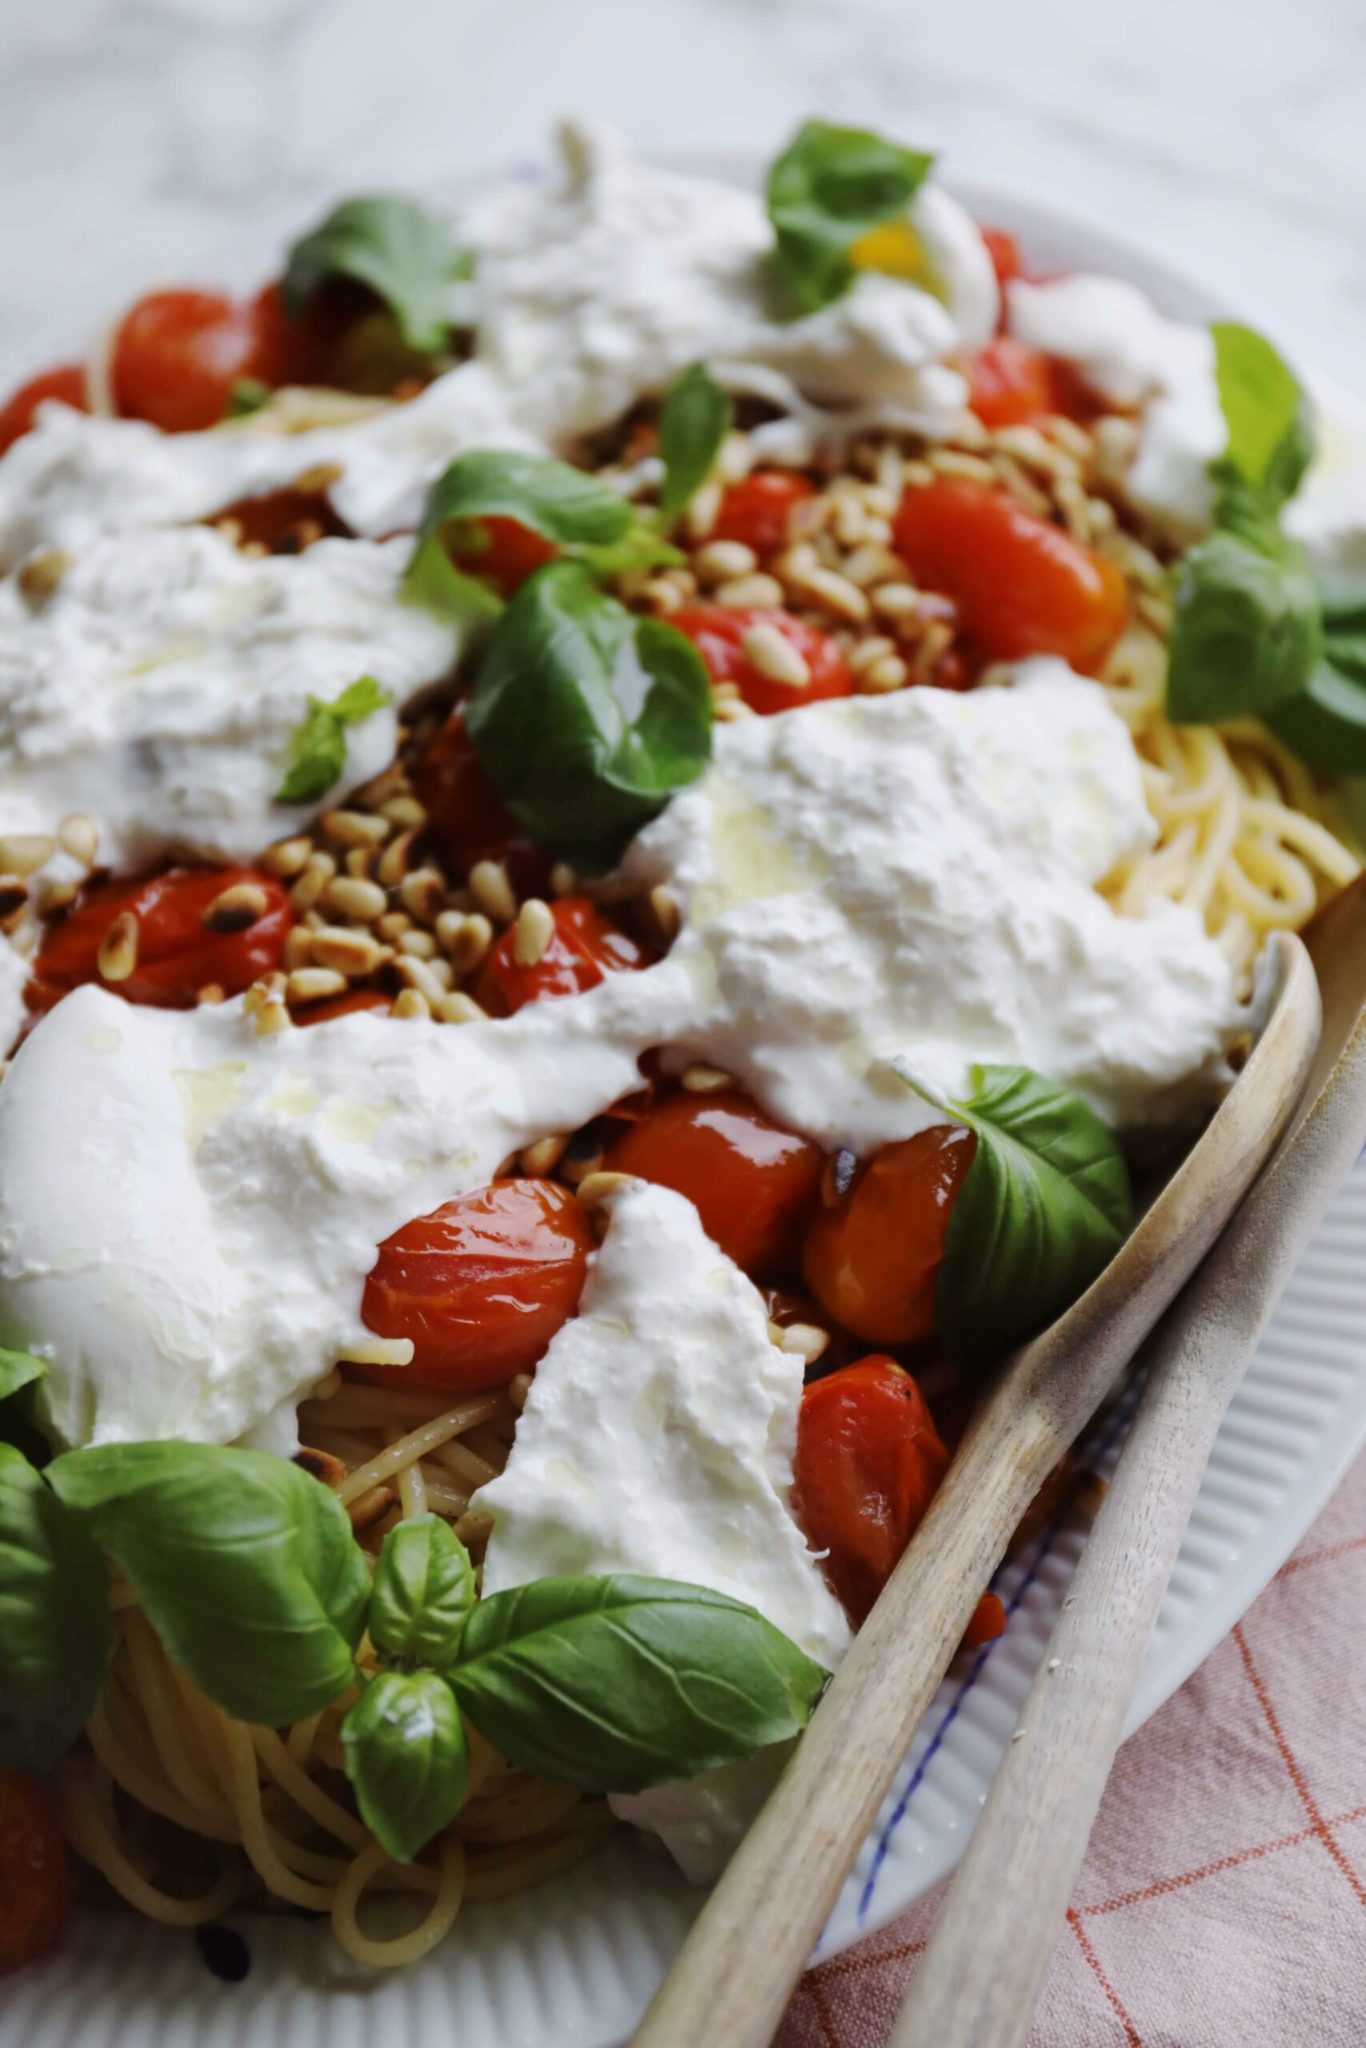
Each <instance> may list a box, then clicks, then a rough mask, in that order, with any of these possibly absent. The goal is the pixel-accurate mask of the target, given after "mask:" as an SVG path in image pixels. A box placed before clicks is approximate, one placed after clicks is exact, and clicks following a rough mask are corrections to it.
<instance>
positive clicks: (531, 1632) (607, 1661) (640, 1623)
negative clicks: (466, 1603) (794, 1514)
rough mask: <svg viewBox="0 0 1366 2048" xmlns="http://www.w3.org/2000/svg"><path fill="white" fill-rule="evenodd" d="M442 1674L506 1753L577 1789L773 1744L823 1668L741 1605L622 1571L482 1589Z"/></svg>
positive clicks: (622, 1788)
mask: <svg viewBox="0 0 1366 2048" xmlns="http://www.w3.org/2000/svg"><path fill="white" fill-rule="evenodd" d="M446 1676H447V1678H448V1680H449V1682H450V1684H451V1686H452V1687H453V1688H454V1691H455V1696H456V1698H457V1699H458V1700H459V1702H460V1705H461V1707H462V1708H463V1710H464V1712H465V1714H466V1715H467V1716H468V1718H469V1719H470V1720H471V1721H472V1722H473V1723H474V1725H475V1727H476V1728H478V1729H479V1730H480V1732H481V1734H483V1735H485V1736H487V1737H488V1738H489V1739H490V1740H491V1741H496V1743H497V1747H498V1750H499V1752H500V1754H501V1755H503V1756H505V1757H507V1758H508V1760H509V1762H511V1763H514V1764H516V1765H517V1766H518V1767H519V1768H520V1769H522V1770H526V1771H532V1772H535V1773H536V1774H537V1775H538V1776H540V1777H546V1778H555V1779H558V1780H560V1781H561V1782H562V1783H564V1784H567V1785H577V1786H578V1788H579V1789H580V1791H583V1792H640V1791H643V1790H644V1789H645V1788H646V1787H647V1786H649V1785H662V1784H667V1783H670V1782H672V1781H673V1780H675V1779H679V1778H690V1777H692V1776H693V1775H694V1774H695V1773H696V1772H698V1771H705V1770H712V1769H714V1768H715V1767H716V1766H718V1765H720V1764H727V1763H734V1762H735V1761H736V1760H737V1759H738V1758H741V1757H746V1756H750V1755H752V1754H753V1753H754V1751H755V1750H758V1749H764V1748H766V1747H767V1746H768V1744H770V1743H773V1742H785V1741H786V1740H788V1738H789V1737H791V1736H793V1735H796V1734H797V1733H798V1731H799V1730H800V1729H802V1728H803V1727H805V1725H806V1723H807V1721H808V1720H809V1719H810V1716H811V1712H812V1710H813V1708H814V1707H815V1705H816V1702H817V1700H818V1699H819V1698H820V1695H821V1691H822V1689H823V1687H824V1685H825V1679H826V1674H825V1673H824V1671H822V1669H821V1667H820V1665H819V1664H815V1663H813V1662H812V1660H811V1658H810V1657H808V1656H806V1655H805V1654H804V1653H803V1652H802V1651H801V1650H799V1649H798V1648H797V1646H796V1644H795V1643H792V1642H789V1641H788V1639H787V1637H786V1636H785V1635H782V1634H781V1633H780V1632H779V1630H777V1629H776V1628H774V1627H773V1626H772V1624H771V1623H770V1622H767V1621H765V1620H764V1619H763V1617H762V1616H761V1615H759V1614H756V1613H755V1611H754V1609H753V1608H752V1607H745V1606H743V1605H742V1604H741V1603H740V1602H739V1601H738V1600H729V1599H727V1598H726V1596H725V1595H724V1594H722V1593H712V1592H708V1591H707V1590H706V1588H705V1587H702V1586H685V1585H680V1584H677V1583H675V1582H674V1581H672V1580H668V1579H646V1578H636V1577H632V1576H629V1575H627V1574H624V1573H623V1574H619V1575H616V1576H614V1577H610V1578H564V1579H537V1580H535V1581H534V1582H533V1583H532V1584H531V1585H527V1586H517V1587H514V1588H512V1589H511V1590H510V1591H508V1592H505V1593H494V1594H492V1595H491V1596H490V1597H489V1598H488V1599H486V1600H481V1601H480V1602H479V1603H478V1605H477V1606H476V1607H475V1609H474V1612H473V1614H471V1616H470V1618H469V1621H468V1623H467V1624H466V1628H465V1637H464V1641H463V1643H462V1644H461V1649H460V1658H459V1661H458V1662H457V1663H456V1664H455V1665H453V1666H452V1668H451V1669H450V1670H449V1671H448V1672H447V1674H446Z"/></svg>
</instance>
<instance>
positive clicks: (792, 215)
mask: <svg viewBox="0 0 1366 2048" xmlns="http://www.w3.org/2000/svg"><path fill="white" fill-rule="evenodd" d="M933 162H934V158H933V156H928V155H926V154H925V153H924V152H923V151H921V150H915V149H902V148H901V147H900V146H899V145H898V144H897V143H895V142H887V141H885V140H884V139H883V137H882V136H880V135H874V134H872V133H871V132H870V131H869V130H868V129H866V128H837V127H833V126H832V125H831V124H830V123H829V122H828V121H805V122H803V124H802V126H801V127H800V128H799V129H798V130H797V133H796V135H795V136H794V137H793V139H792V141H791V142H790V143H789V144H788V146H787V148H786V149H785V150H784V151H783V153H782V155H781V156H780V157H779V158H778V160H777V162H776V163H775V164H774V165H773V168H772V170H771V171H770V172H769V174H768V216H769V219H770V220H771V221H772V223H773V228H774V232H775V234H776V237H777V248H776V252H775V259H774V260H775V263H776V266H777V269H778V273H779V275H780V276H781V278H782V280H783V282H784V284H785V285H786V287H787V290H788V292H789V293H790V295H791V297H792V298H793V299H794V300H795V301H796V303H797V305H798V306H799V307H800V308H801V310H802V311H803V312H806V313H812V312H817V311H818V310H819V309H820V308H821V307H822V306H826V305H829V303H830V301H831V300H832V299H837V298H838V297H839V296H840V294H841V292H844V291H847V290H848V288H849V286H850V284H851V283H852V282H853V277H854V264H853V261H852V258H851V255H850V251H851V250H852V248H853V246H854V244H855V243H856V242H857V241H858V240H859V239H860V237H861V236H863V235H866V234H868V233H870V232H871V230H872V229H874V228H878V227H882V226H883V225H885V223H886V222H888V221H892V220H897V219H899V218H900V216H901V215H903V214H904V213H905V211H906V209H907V207H908V206H909V205H910V203H911V200H912V199H913V198H914V197H915V195H916V193H917V192H918V191H919V189H920V186H921V184H922V183H923V182H924V179H925V176H926V174H927V173H928V171H929V169H930V166H931V165H932V164H933Z"/></svg>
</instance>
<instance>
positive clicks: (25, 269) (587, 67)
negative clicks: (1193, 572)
mask: <svg viewBox="0 0 1366 2048" xmlns="http://www.w3.org/2000/svg"><path fill="white" fill-rule="evenodd" d="M0 21H2V22H3V26H4V35H3V38H0V189H3V191H4V195H5V206H4V209H3V214H2V215H0V377H3V378H5V379H7V380H10V379H13V378H15V377H16V376H19V375H22V374H23V373H24V372H25V371H27V370H29V369H31V368H34V367H37V366H38V365H40V364H42V363H43V362H44V361H46V360H49V359H51V358H52V357H53V356H54V355H55V354H60V353H71V352H73V351H74V350H78V349H79V347H80V346H81V345H82V343H83V342H84V340H85V339H86V338H87V337H88V336H89V334H90V333H91V332H92V330H93V329H95V328H97V327H98V325H99V323H100V322H101V320H103V319H106V318H108V317H111V316H112V315H113V314H115V313H116V312H117V311H118V310H119V308H120V307H121V305H122V304H124V303H126V301H127V300H128V298H129V297H130V296H134V295H136V294H137V293H138V292H139V291H140V290H142V289H145V288H147V287H149V286H150V285H152V284H154V283H166V282H190V281H194V282H206V283H212V282H214V281H216V280H220V279H223V280H228V281H231V282H234V283H242V284H245V283H247V282H250V281H251V280H253V279H255V278H259V277H261V276H262V275H264V274H266V273H267V272H268V271H269V269H270V268H271V267H272V265H273V263H274V261H275V260H276V252H277V251H278V249H279V248H280V246H281V244H282V242H283V240H284V239H285V238H287V236H288V235H289V234H290V233H291V232H292V231H293V230H295V229H297V228H298V227H300V226H301V225H305V224H307V223H309V222H310V221H311V219H312V218H313V217H314V216H315V215H316V214H317V212H318V211H319V210H320V208H321V207H322V206H323V205H324V204H325V202H327V201H328V200H329V199H331V198H333V197H335V196H337V195H338V194H340V193H342V192H345V191H348V190H351V191H354V190H357V189H366V188H369V189H375V188H377V187H378V188H382V187H385V186H390V187H410V188H419V189H420V188H423V187H433V186H438V185H440V184H441V183H443V182H445V181H448V180H449V179H451V178H452V177H455V176H460V175H466V174H468V173H470V172H475V171H479V170H481V169H484V168H487V167H490V166H498V165H502V164H506V163H508V162H510V161H513V160H518V159H521V160H525V159H527V158H529V157H533V156H534V155H536V153H537V152H538V149H539V147H540V145H541V141H542V138H543V137H544V134H545V131H546V129H547V127H548V125H549V123H550V122H551V121H553V120H554V118H555V117H556V115H557V114H559V113H562V112H566V111H570V110H574V111H580V110H586V111H589V112H592V113H595V114H599V115H604V116H608V117H610V118H612V119H614V120H616V121H618V122H620V123H621V124H622V125H623V126H624V127H626V128H627V129H628V130H629V131H630V132H631V133H633V134H634V136H635V137H636V138H637V139H638V140H639V141H640V142H642V143H643V144H646V145H647V146H649V147H652V148H656V149H680V148H686V147H689V146H704V147H708V148H718V147H724V148H737V147H738V148H752V149H754V150H756V151H757V152H760V153H763V154H767V153H770V152H771V151H772V149H773V148H774V147H775V145H776V144H777V143H778V142H779V141H780V140H781V139H782V138H783V137H784V135H785V133H786V131H787V130H788V129H789V128H790V127H791V126H792V124H793V123H794V122H795V121H796V120H797V119H798V118H799V117H800V116H801V115H803V114H805V113H809V112H821V113H824V114H827V115H832V116H836V117H842V118H852V119H860V120H866V121H868V122H870V123H872V124H875V125H881V126H884V127H885V128H886V129H887V130H888V131H889V132H893V133H896V134H899V135H901V136H902V137H904V138H905V139H907V140H911V141H915V142H929V143H932V144H933V145H934V146H936V147H938V148H941V149H942V150H943V151H944V152H945V153H946V156H947V159H948V162H949V164H950V165H951V167H952V168H953V169H955V170H956V171H957V172H958V173H959V174H960V175H961V176H963V177H966V178H971V179H973V180H992V181H1000V182H1004V183H1007V184H1010V185H1012V186H1013V187H1015V188H1016V189H1018V190H1020V191H1021V192H1023V193H1024V194H1026V195H1028V196H1029V197H1032V198H1035V199H1041V200H1044V201H1049V202H1053V203H1055V204H1059V205H1062V206H1065V207H1067V208H1069V209H1072V210H1074V211H1078V212H1082V213H1085V214H1087V215H1089V216H1091V217H1093V218H1094V219H1096V220H1098V221H1099V222H1101V223H1102V224H1104V225H1106V226H1108V227H1110V228H1112V229H1114V230H1117V231H1118V232H1120V233H1121V234H1123V235H1125V236H1127V237H1128V238H1130V239H1131V240H1133V241H1136V242H1139V243H1143V244H1147V245H1149V246H1150V247H1151V248H1153V249H1154V250H1155V251H1157V252H1159V253H1161V254H1163V255H1166V256H1167V257H1169V258H1170V259H1172V260H1174V261H1176V262H1177V263H1179V264H1182V265H1184V266H1186V267H1187V268H1188V269H1191V270H1193V271H1195V272H1197V273H1198V274H1199V275H1201V276H1203V277H1204V278H1205V279H1206V280H1207V281H1208V282H1210V283H1211V284H1212V285H1213V286H1215V287H1216V288H1217V289H1219V290H1220V291H1222V292H1224V293H1226V294H1227V295H1228V296H1229V297H1230V299H1231V300H1232V301H1233V302H1234V303H1235V304H1237V305H1238V306H1240V307H1241V308H1243V309H1245V310H1246V312H1247V313H1248V314H1249V316H1250V317H1254V318H1256V319H1257V320H1258V321H1259V322H1260V323H1262V324H1263V325H1265V326H1266V327H1267V328H1268V330H1269V331H1271V332H1272V333H1273V334H1275V335H1276V337H1277V338H1278V339H1279V340H1280V341H1281V342H1282V343H1283V345H1285V346H1287V347H1289V348H1290V349H1291V350H1293V351H1294V352H1295V353H1296V354H1297V355H1298V357H1299V359H1300V360H1302V361H1309V362H1315V363H1317V364H1318V365H1319V366H1320V367H1321V368H1323V369H1325V370H1328V371H1330V372H1332V373H1333V374H1335V375H1337V376H1338V377H1340V378H1342V379H1343V380H1345V381H1349V382H1350V381H1356V382H1357V383H1358V385H1366V125H1364V124H1363V118H1362V109H1363V106H1364V105H1366V7H1364V6H1363V4H1362V0H1294V4H1293V5H1291V4H1289V0H1182V4H1173V0H1088V4H1081V0H1032V4H1030V5H1028V6H1026V5H1022V4H1021V0H953V4H952V5H949V6H942V5H941V6H938V7H933V6H927V5H925V4H924V0H0Z"/></svg>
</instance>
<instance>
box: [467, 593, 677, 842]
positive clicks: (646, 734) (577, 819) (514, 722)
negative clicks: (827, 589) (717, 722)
mask: <svg viewBox="0 0 1366 2048" xmlns="http://www.w3.org/2000/svg"><path fill="white" fill-rule="evenodd" d="M465 723H466V730H467V731H468V733H469V736H470V739H471V741H472V742H473V744H474V748H475V751H476V752H477V754H478V755H479V758H480V760H481V762H482V763H483V766H484V768H485V770H486V771H487V773H488V775H489V778H490V780H491V781H492V782H493V785H494V787H495V788H496V789H497V791H498V794H499V796H500V797H501V798H502V800H503V802H504V803H505V804H506V806H507V808H508V809H509V811H511V813H512V815H513V816H514V817H515V818H516V819H517V821H518V823H519V824H520V825H522V827H523V828H524V829H525V831H526V832H527V833H529V834H530V836H531V837H532V838H533V839H534V840H535V841H536V843H537V844H538V845H539V846H543V847H545V848H546V850H547V851H548V852H550V853H552V854H554V855H555V856H556V857H557V858H559V859H563V860H568V861H572V862H573V864H574V866H575V867H576V868H578V870H579V871H580V873H583V874H600V873H602V872H603V871H604V870H605V869H606V868H608V867H610V866H611V865H612V862H613V861H614V860H615V858H616V857H617V855H618V854H619V853H620V852H621V850H622V848H623V847H624V846H625V844H626V842H627V841H628V840H629V839H630V838H631V837H632V835H633V834H634V833H636V832H637V831H639V830H640V828H641V826H642V825H644V824H646V823H647V822H648V821H649V819H651V818H652V817H654V816H655V814H656V812H658V811H659V810H661V809H662V808H663V806H664V804H665V803H666V802H667V801H668V799H669V797H671V796H672V795H673V794H674V793H675V792H676V791H677V790H680V789H683V788H686V786H687V785H688V784H689V783H690V782H693V781H695V780H696V779H697V777H698V776H699V775H700V774H701V773H702V771H703V769H704V768H705V767H706V765H707V762H708V760H709V759H710V757H711V685H710V682H709V680H708V677H707V671H706V668H705V666H704V664H703V661H702V657H701V655H700V654H699V653H698V652H697V649H696V648H695V647H694V646H693V645H692V643H691V641H689V640H686V639H685V638H684V637H683V635H682V634H681V633H679V632H676V631H675V630H674V628H673V627H672V626H666V625H664V624H663V623H662V622H661V621H660V620H658V619H644V618H637V617H635V616H634V615H633V614H632V613H630V612H628V611H627V610H626V608H625V606H624V605H621V604H618V603H617V601H616V600H615V598H611V597H607V596H605V595H604V594H603V593H602V592H601V591H598V590H595V589H594V587H593V585H592V583H591V581H590V580H589V577H588V575H587V573H586V572H585V570H584V569H583V568H582V567H581V566H580V565H578V564H576V563H573V562H551V563H549V564H547V566H546V567H545V568H543V569H538V570H537V571H536V573H535V575H534V576H531V577H529V578H528V579H527V581H526V582H525V583H524V584H523V585H522V586H521V588H520V589H519V590H518V591H517V593H516V594H515V596H514V597H513V598H512V600H511V601H510V603H509V604H508V606H507V608H506V610H505V611H504V612H503V615H502V617H501V618H500V619H499V621H498V623H497V625H496V626H495V627H494V629H493V633H492V636H491V638H490V640H489V644H488V647H487V650H486V652H485V654H484V658H483V662H482V664H481V666H480V669H479V673H478V676H477V677H476V679H475V684H474V689H473V693H472V695H471V697H470V700H469V705H468V709H467V711H466V714H465Z"/></svg>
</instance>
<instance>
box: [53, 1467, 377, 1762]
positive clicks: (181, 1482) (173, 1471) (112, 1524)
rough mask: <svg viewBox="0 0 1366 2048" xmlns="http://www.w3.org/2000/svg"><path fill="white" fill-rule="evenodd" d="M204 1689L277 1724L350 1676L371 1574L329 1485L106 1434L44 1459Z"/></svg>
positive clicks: (243, 1712) (326, 1696) (61, 1493)
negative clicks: (107, 1438) (106, 1440)
mask: <svg viewBox="0 0 1366 2048" xmlns="http://www.w3.org/2000/svg"><path fill="white" fill-rule="evenodd" d="M47 1476H48V1479H49V1481H50V1482H51V1485H52V1487H53V1489H54V1491H55V1492H56V1494H57V1496H58V1498H59V1499H60V1500H61V1501H62V1502H63V1503H64V1504H65V1506H66V1507H68V1508H69V1509H70V1510H71V1512H72V1514H73V1515H75V1516H77V1517H78V1519H79V1520H80V1521H81V1522H82V1523H83V1525H84V1526H85V1527H86V1528H87V1529H88V1530H89V1532H90V1534H91V1535H92V1536H93V1537H94V1539H95V1541H96V1542H97V1543H98V1544H100V1546H101V1547H102V1548H103V1549H104V1550H107V1551H108V1552H109V1554H110V1555H111V1556H112V1557H113V1558H114V1559H115V1561H116V1562H117V1563H118V1564H119V1566H120V1567H121V1568H122V1570H123V1571H124V1572H125V1573H126V1574H127V1576H128V1578H129V1580H130V1581H131V1583H132V1586H133V1590H134V1592H135V1593H136V1594H137V1596H138V1600H139V1601H140V1603H141V1605H142V1610H143V1612H144V1613H145V1614H146V1616H147V1619H148V1620H149V1621H150V1622H151V1624H152V1626H153V1628H155V1629H156V1631H157V1633H158V1634H159V1635H160V1637H161V1639H162V1641H163V1642H164V1643H165V1645H166V1648H167V1649H168V1651H169V1652H170V1654H171V1655H172V1656H173V1657H174V1658H175V1660H176V1662H177V1663H178V1664H181V1665H183V1666H184V1668H185V1670H186V1671H188V1673H189V1675H190V1677H191V1678H192V1679H193V1680H194V1682H195V1684H196V1685H197V1686H198V1687H199V1689H200V1691H201V1692H204V1693H207V1695H208V1697H209V1698H210V1699H211V1700H214V1701H216V1702H217V1704H218V1705H219V1706H220V1707H222V1708H223V1709H224V1711H225V1712H226V1713H229V1714H233V1715H235V1716H236V1717H237V1719H238V1720H239V1721H258V1722H261V1723H263V1724H264V1725H266V1726H268V1727H273V1728H278V1727H284V1726H286V1725H287V1724H288V1723H290V1722H293V1721H299V1720H302V1719H303V1718H304V1717H305V1716H306V1715H308V1714H315V1713H318V1712H319V1711H320V1710H321V1709H322V1708H323V1707H325V1706H326V1705H327V1703H328V1701H329V1700H333V1699H335V1698H336V1696H337V1694H338V1693H339V1692H342V1691H344V1690H345V1688H346V1687H347V1686H348V1685H350V1684H351V1683H352V1682H353V1680H354V1678H355V1664H354V1658H353V1653H354V1650H355V1646H356V1643H357V1642H358V1640H359V1638H360V1633H361V1629H362V1627H363V1625H364V1622H365V1610H366V1605H367V1602H368V1600H369V1596H370V1577H369V1573H368V1572H367V1570H366V1566H365V1559H364V1556H363V1554H362V1552H361V1550H360V1548H359V1546H358V1544H357V1543H356V1540H355V1537H354V1535H353V1534H352V1531H351V1524H350V1522H349V1521H348V1519H347V1515H346V1510H345V1508H343V1506H342V1505H341V1503H340V1501H339V1500H338V1499H337V1497H336V1495H335V1494H334V1493H332V1492H330V1491H329V1490H328V1488H327V1487H325V1486H322V1485H320V1484H319V1482H318V1481H317V1480H316V1479H312V1478H310V1477H309V1475H308V1473H306V1472H304V1471H302V1470H301V1469H300V1468H299V1467H298V1466H297V1465H293V1464H291V1463H290V1462H289V1460H288V1459H287V1458H274V1457H271V1456H270V1455H269V1454H268V1453H266V1452H264V1451H239V1450H231V1449H225V1448H224V1447H222V1446H221V1445H216V1444H186V1443H175V1442H168V1443H139V1444H107V1445H100V1446H97V1447H95V1448H93V1449H87V1450H81V1451H68V1452H67V1453H66V1454H65V1455H64V1456H62V1457H60V1458H56V1459H54V1460H53V1462H52V1464H51V1465H50V1466H49V1467H48V1473H47Z"/></svg>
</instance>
